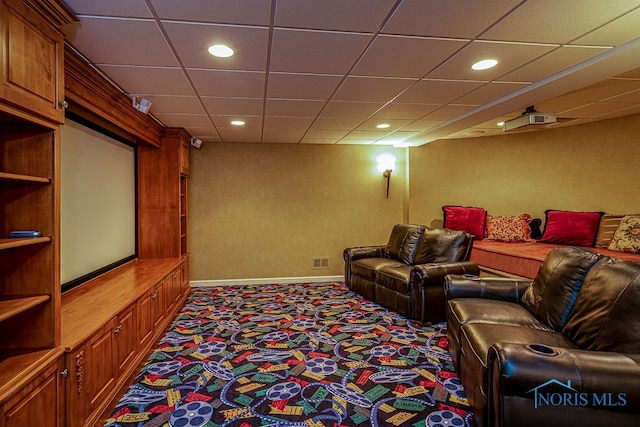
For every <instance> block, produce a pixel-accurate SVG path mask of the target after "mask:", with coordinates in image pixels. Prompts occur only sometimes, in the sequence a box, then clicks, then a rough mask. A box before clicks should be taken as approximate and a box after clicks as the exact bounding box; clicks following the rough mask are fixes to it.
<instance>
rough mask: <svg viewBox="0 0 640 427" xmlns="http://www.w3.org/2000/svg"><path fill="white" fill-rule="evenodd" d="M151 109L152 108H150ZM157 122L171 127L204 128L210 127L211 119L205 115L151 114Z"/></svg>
mask: <svg viewBox="0 0 640 427" xmlns="http://www.w3.org/2000/svg"><path fill="white" fill-rule="evenodd" d="M152 108H153V106H152ZM153 115H154V116H155V117H157V118H158V119H159V120H161V121H162V123H164V124H165V125H167V126H172V127H185V126H198V127H205V126H211V119H209V116H207V115H206V114H166V113H158V114H155V113H154V114H153Z"/></svg>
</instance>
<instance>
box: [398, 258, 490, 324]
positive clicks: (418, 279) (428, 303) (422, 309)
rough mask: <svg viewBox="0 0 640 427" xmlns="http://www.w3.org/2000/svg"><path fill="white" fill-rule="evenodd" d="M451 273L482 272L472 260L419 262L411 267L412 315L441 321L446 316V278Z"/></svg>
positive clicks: (412, 316)
mask: <svg viewBox="0 0 640 427" xmlns="http://www.w3.org/2000/svg"><path fill="white" fill-rule="evenodd" d="M449 274H470V275H477V274H480V268H479V267H478V265H477V264H475V263H473V262H470V261H463V262H444V263H432V264H418V265H414V266H413V267H412V268H411V275H410V280H409V293H410V301H411V303H410V305H411V306H410V307H409V310H410V316H411V318H412V319H419V320H420V321H421V322H441V321H444V320H445V318H446V311H445V307H446V296H445V292H444V284H445V278H446V277H447V275H449Z"/></svg>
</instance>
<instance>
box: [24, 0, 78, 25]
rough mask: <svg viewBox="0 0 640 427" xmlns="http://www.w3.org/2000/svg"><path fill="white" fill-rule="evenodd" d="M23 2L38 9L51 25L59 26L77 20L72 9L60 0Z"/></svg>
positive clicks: (27, 0) (25, 0)
mask: <svg viewBox="0 0 640 427" xmlns="http://www.w3.org/2000/svg"><path fill="white" fill-rule="evenodd" d="M24 2H25V3H27V4H28V5H29V6H31V8H32V9H34V10H36V11H38V12H39V13H40V15H41V16H42V17H43V18H45V19H46V20H47V21H49V23H50V24H52V26H53V27H60V26H63V25H66V24H71V23H73V22H75V21H79V19H78V18H76V15H75V14H74V13H73V11H71V9H69V8H68V7H67V6H66V5H65V4H64V3H63V2H61V1H50V0H24Z"/></svg>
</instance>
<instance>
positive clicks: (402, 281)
mask: <svg viewBox="0 0 640 427" xmlns="http://www.w3.org/2000/svg"><path fill="white" fill-rule="evenodd" d="M472 246H473V236H472V235H470V234H468V233H465V232H464V231H454V230H449V229H444V228H440V229H429V228H427V227H426V226H424V225H415V224H396V225H395V226H394V227H393V230H392V231H391V235H390V236H389V241H388V243H387V244H386V245H380V246H361V247H353V248H347V249H345V250H344V253H343V256H344V261H345V273H344V277H345V282H346V284H347V285H348V286H349V288H350V289H352V290H353V291H356V292H358V293H360V294H361V295H363V296H364V297H365V298H368V299H370V300H372V301H375V302H377V303H378V304H380V305H382V306H384V307H386V308H389V309H391V310H394V311H396V312H398V313H400V314H402V315H404V316H407V317H409V318H410V319H413V320H418V321H421V322H435V321H443V320H444V319H445V294H444V278H445V276H446V275H447V274H479V269H478V266H477V265H476V264H474V263H471V262H468V259H469V255H470V253H471V248H472Z"/></svg>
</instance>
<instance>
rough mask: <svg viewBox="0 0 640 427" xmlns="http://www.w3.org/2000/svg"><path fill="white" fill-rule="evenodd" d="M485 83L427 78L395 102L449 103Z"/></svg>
mask: <svg viewBox="0 0 640 427" xmlns="http://www.w3.org/2000/svg"><path fill="white" fill-rule="evenodd" d="M484 84H486V82H482V81H455V80H432V79H425V80H421V81H419V82H418V83H416V84H415V85H413V86H412V87H411V88H410V89H409V90H407V91H406V92H404V93H403V94H402V95H400V96H399V97H398V98H397V99H396V100H395V101H394V102H400V103H424V104H438V105H442V104H448V103H449V102H452V101H454V100H455V99H457V98H459V97H461V96H462V95H465V94H467V93H469V92H471V91H473V90H475V89H477V88H479V87H480V86H483V85H484Z"/></svg>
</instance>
